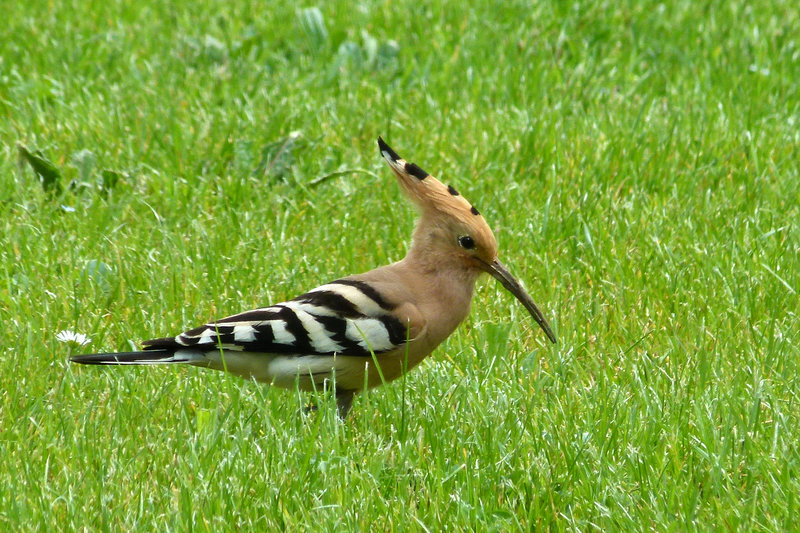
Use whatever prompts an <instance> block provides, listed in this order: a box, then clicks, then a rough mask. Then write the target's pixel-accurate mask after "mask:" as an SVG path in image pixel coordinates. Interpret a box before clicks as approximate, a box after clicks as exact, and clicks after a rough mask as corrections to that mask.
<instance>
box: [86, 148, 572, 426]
mask: <svg viewBox="0 0 800 533" xmlns="http://www.w3.org/2000/svg"><path fill="white" fill-rule="evenodd" d="M378 148H379V150H380V154H381V155H382V156H383V158H384V159H385V160H386V162H387V163H388V164H389V168H391V169H392V171H393V172H394V175H395V177H396V178H397V181H398V182H399V183H400V187H401V188H402V189H403V191H404V192H405V194H406V196H407V197H408V198H409V199H410V200H411V201H412V202H413V203H414V204H415V205H416V207H417V209H418V210H419V213H420V217H419V220H418V222H417V225H416V228H415V229H414V234H413V238H412V243H411V248H410V249H409V250H408V253H407V255H406V256H405V258H404V259H402V260H401V261H398V262H396V263H392V264H390V265H386V266H382V267H379V268H376V269H374V270H370V271H369V272H365V273H363V274H358V275H355V276H348V277H345V278H342V279H339V280H336V281H333V282H331V283H328V284H325V285H322V286H320V287H317V288H316V289H312V290H311V291H309V292H306V293H305V294H302V295H300V296H298V297H297V298H295V299H293V300H290V301H288V302H283V303H279V304H275V305H271V306H269V307H262V308H259V309H254V310H252V311H245V312H244V313H240V314H238V315H233V316H229V317H226V318H222V319H220V320H217V321H214V322H209V323H208V324H204V325H202V326H200V327H198V328H195V329H191V330H189V331H186V332H184V333H181V334H180V335H178V336H176V337H166V338H160V339H152V340H148V341H145V342H144V343H143V350H142V351H138V352H120V353H99V354H89V355H78V356H74V357H72V358H71V360H72V361H73V362H75V363H83V364H90V365H157V364H171V363H186V364H190V365H194V366H200V367H207V368H212V369H215V370H224V371H227V372H230V373H232V374H235V375H238V376H241V377H243V378H246V379H255V380H256V381H259V382H263V383H267V384H271V385H277V386H279V387H284V388H292V387H295V386H296V387H298V388H299V389H301V390H305V391H313V390H321V389H322V388H323V387H324V386H325V384H326V382H328V383H331V382H333V384H334V388H335V391H336V401H337V407H338V409H337V410H338V413H339V416H340V417H341V418H343V419H344V418H345V417H346V416H347V413H348V412H349V410H350V406H351V404H352V401H353V396H354V395H355V394H356V393H357V392H360V391H363V390H364V389H369V388H372V387H375V386H378V385H381V384H382V383H387V382H390V381H392V380H394V379H397V378H398V377H400V376H401V375H402V374H403V373H405V372H407V371H408V370H411V369H412V368H414V367H415V366H417V365H418V364H419V363H420V361H422V360H423V359H424V358H425V357H427V356H428V355H429V354H430V353H431V352H432V351H433V350H434V349H435V348H436V347H437V346H438V345H439V344H440V343H441V342H442V341H444V340H445V339H446V338H447V337H448V336H449V335H450V334H451V333H453V331H454V330H455V329H456V327H458V325H459V324H460V323H461V322H462V321H463V320H464V318H466V316H467V314H468V313H469V309H470V302H471V300H472V294H473V291H474V287H475V280H476V279H477V278H478V276H479V275H480V274H481V273H483V272H488V273H489V274H491V275H492V276H494V277H495V278H496V279H497V280H498V281H500V283H501V284H502V285H503V287H505V288H506V289H508V290H509V291H510V292H511V293H512V294H513V295H514V296H516V297H517V299H518V300H519V301H520V302H521V303H522V305H523V306H525V308H526V309H527V310H528V311H529V312H530V314H531V316H532V317H533V319H534V320H535V321H536V323H537V324H539V326H540V327H541V328H542V330H544V332H545V334H546V335H547V337H548V338H549V339H550V341H552V342H553V343H555V342H556V338H555V335H554V334H553V331H552V330H551V329H550V325H549V324H548V323H547V320H545V318H544V316H543V315H542V313H541V311H539V308H538V307H536V304H535V303H534V302H533V300H532V299H531V297H530V296H529V295H528V293H527V292H525V290H524V289H523V288H522V286H521V285H520V283H519V282H518V281H517V280H516V278H514V276H512V275H511V273H510V272H509V271H508V269H507V268H506V267H505V266H504V265H503V264H502V263H501V262H500V261H499V260H498V259H497V241H496V240H495V237H494V234H493V233H492V230H491V229H490V228H489V226H488V225H487V224H486V221H485V220H484V219H483V217H482V216H481V214H480V213H479V212H478V210H477V209H475V207H473V206H472V205H471V204H470V203H469V202H468V201H467V200H466V199H464V197H463V196H461V195H459V194H458V192H457V191H456V190H455V189H454V188H453V187H450V186H445V185H444V184H442V183H441V182H440V181H439V180H437V179H436V178H434V177H433V176H431V175H430V174H428V173H427V172H425V171H424V170H422V169H421V168H420V167H418V166H417V165H416V164H414V163H407V162H406V161H405V160H403V159H401V158H400V156H398V155H397V153H396V152H395V151H394V150H392V149H391V148H390V147H389V146H388V145H387V144H386V143H385V142H384V141H383V139H382V138H380V137H379V138H378Z"/></svg>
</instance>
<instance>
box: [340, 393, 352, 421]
mask: <svg viewBox="0 0 800 533" xmlns="http://www.w3.org/2000/svg"><path fill="white" fill-rule="evenodd" d="M353 396H355V392H353V391H336V411H337V412H338V413H339V418H341V419H342V420H344V419H345V418H347V413H349V412H350V406H352V405H353Z"/></svg>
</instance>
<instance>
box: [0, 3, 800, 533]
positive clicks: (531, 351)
mask: <svg viewBox="0 0 800 533" xmlns="http://www.w3.org/2000/svg"><path fill="white" fill-rule="evenodd" d="M4 12H5V19H6V24H5V25H4V26H5V27H4V28H3V29H2V30H0V32H2V33H0V117H2V120H0V139H2V146H1V147H0V323H2V324H3V327H4V338H5V339H6V340H5V342H3V343H2V347H1V348H0V361H2V363H0V365H2V374H0V424H1V425H0V456H2V457H3V461H2V466H0V527H2V529H8V530H12V529H13V530H18V529H51V528H57V529H63V530H74V529H83V528H85V529H104V530H120V529H122V530H152V529H159V530H166V529H171V530H188V529H198V530H215V531H216V530H233V529H260V530H270V529H277V528H281V529H287V530H320V529H321V530H328V531H330V530H342V531H350V530H373V531H382V530H410V531H425V530H429V531H434V530H442V529H449V530H494V531H513V530H521V531H525V530H531V529H540V528H541V529H544V528H548V529H554V530H573V529H579V530H585V529H594V528H599V529H603V530H616V529H621V530H630V529H633V530H658V531H662V530H686V529H701V530H702V529H731V530H768V531H769V530H795V529H797V522H796V520H795V517H796V516H797V514H798V511H799V510H800V509H799V507H800V505H799V504H798V497H797V494H800V481H798V479H800V451H799V450H798V442H800V429H799V428H800V420H798V414H799V413H800V406H799V405H798V392H800V384H798V379H797V376H798V365H799V364H800V353H798V352H799V350H800V349H799V348H798V334H800V321H799V320H798V314H797V313H798V309H800V305H798V290H800V274H799V273H800V229H798V228H799V226H798V224H797V221H798V219H799V218H800V207H799V206H800V193H799V192H798V191H800V177H799V176H798V166H799V165H798V161H800V153H798V152H799V151H798V147H799V146H800V94H799V93H798V87H799V84H800V43H799V42H798V40H797V32H796V29H797V27H798V26H799V25H800V11H799V10H798V8H797V7H795V6H794V4H793V3H791V2H782V1H777V0H776V1H772V2H770V1H759V2H756V3H752V2H743V1H736V0H735V1H732V2H724V3H723V2H712V3H707V4H702V5H700V4H697V3H696V2H689V1H681V0H676V1H672V2H666V3H652V2H628V1H625V0H623V1H621V2H607V1H600V2H587V1H578V2H570V3H566V2H565V3H545V2H538V3H530V2H516V3H513V2H512V3H504V7H498V6H489V5H487V6H482V5H473V6H470V5H469V3H463V2H433V3H429V4H420V3H418V2H405V1H403V2H393V3H391V4H390V3H385V2H380V3H378V2H375V3H373V2H362V3H352V4H351V3H345V2H336V3H331V4H319V6H318V8H317V9H314V6H313V4H308V5H304V6H302V8H298V7H296V5H295V4H294V3H292V2H286V3H278V2H271V3H269V4H265V5H245V4H242V5H237V4H236V3H230V2H219V1H211V2H206V3H200V4H198V3H194V4H191V3H190V4H186V5H177V6H176V5H172V4H170V3H163V2H162V3H159V2H150V1H142V2H136V3H124V2H108V3H106V4H103V5H93V6H92V7H87V6H83V5H81V4H80V3H75V2H64V3H58V2H56V3H52V2H50V3H45V2H40V1H38V0H32V1H30V2H12V3H10V4H9V5H7V6H5V11H4ZM378 135H383V136H384V138H386V139H387V141H388V142H390V144H392V145H393V146H394V147H395V148H396V149H397V150H398V152H400V154H401V155H405V156H407V157H408V158H409V159H411V160H413V161H416V162H418V163H420V165H421V166H422V167H423V168H425V169H426V170H429V171H431V172H432V173H434V174H435V175H437V176H439V177H441V178H442V179H443V180H444V181H445V182H449V183H452V184H453V185H454V186H455V187H456V188H457V189H458V190H459V191H461V192H462V194H464V195H465V196H466V197H467V198H468V199H470V200H471V201H473V202H474V203H475V204H476V205H477V206H478V208H479V209H480V210H481V211H482V212H483V213H484V215H485V216H486V218H487V220H488V221H489V223H490V224H491V225H492V226H493V227H494V228H495V230H496V234H497V236H498V239H499V241H500V245H501V257H502V259H503V261H504V262H505V263H506V264H508V265H509V267H510V268H511V269H512V271H514V272H515V273H516V275H517V276H519V277H520V278H521V279H522V280H524V283H525V284H526V285H527V287H528V289H529V290H530V291H531V293H532V294H533V295H534V297H535V299H536V300H537V302H538V303H539V304H540V306H541V307H542V309H543V310H544V311H545V314H546V315H547V316H548V317H550V319H551V322H552V324H553V325H554V327H555V329H556V332H557V334H558V336H559V344H558V345H557V346H555V347H551V346H549V345H548V344H547V343H546V341H545V339H544V336H543V335H542V334H541V332H540V331H539V330H538V328H537V327H536V326H535V324H534V323H533V322H532V321H531V320H530V318H529V317H528V316H527V315H526V313H525V311H524V310H523V309H522V308H521V306H519V305H518V304H517V302H515V301H514V300H513V298H511V297H510V296H509V295H507V294H506V293H504V291H503V290H502V288H501V287H500V286H499V284H497V283H495V282H494V281H492V280H486V281H484V282H483V283H481V284H480V288H479V289H478V292H477V294H476V297H475V301H474V306H473V311H472V314H471V315H470V318H469V319H468V320H467V321H466V323H465V324H464V325H463V326H462V327H461V328H460V329H459V330H458V331H457V332H456V333H455V334H454V335H453V336H452V337H451V338H449V339H448V340H447V341H446V342H445V344H444V345H443V346H442V347H440V348H439V349H438V350H437V351H436V352H435V355H434V356H433V357H432V358H431V359H430V360H429V361H428V362H427V363H425V364H423V365H422V366H421V367H420V368H419V369H417V370H415V371H413V372H412V373H411V374H409V375H408V376H407V378H406V379H405V380H403V381H399V382H397V383H394V384H392V385H390V386H388V387H384V388H381V389H378V390H375V391H372V392H370V393H369V394H367V395H364V396H361V397H359V398H358V399H357V400H356V402H355V405H354V409H353V413H352V415H351V418H350V419H349V420H348V421H347V423H345V424H340V423H339V422H338V421H337V420H336V416H335V412H334V411H335V410H334V408H333V405H332V402H331V400H330V399H326V398H325V397H324V396H323V397H322V398H321V399H320V400H321V401H322V402H323V403H324V405H323V408H322V409H321V410H320V411H319V412H318V413H315V414H313V415H310V416H304V415H301V414H298V411H299V410H300V408H301V407H302V406H303V405H305V403H306V402H308V401H309V399H308V398H307V397H306V396H304V395H302V394H299V393H292V392H287V391H282V390H278V389H269V388H267V387H264V386H261V385H258V384H255V383H249V382H246V381H242V380H238V379H237V378H234V377H230V376H227V375H224V374H221V373H214V372H204V371H202V370H199V369H193V368H155V369H154V368H144V369H142V368H122V369H113V370H104V369H98V368H81V367H76V366H72V365H70V364H69V363H68V362H67V361H68V357H69V355H70V354H71V353H76V352H79V351H87V350H89V351H93V350H97V351H100V350H115V349H120V350H121V349H127V348H130V347H132V346H134V345H135V343H136V342H137V341H139V340H141V339H146V338H151V337H154V336H160V335H163V334H169V333H176V332H179V331H181V330H183V329H185V328H188V327H193V326H195V325H197V324H199V323H202V322H203V321H205V320H208V319H212V318H215V317H218V316H222V315H225V314H230V313H234V312H238V311H241V310H245V309H247V308H250V307H253V306H256V305H262V304H265V303H271V302H276V301H280V300H282V299H285V298H291V297H293V296H295V295H296V294H297V293H299V292H301V291H303V290H306V289H308V288H311V287H313V286H316V285H317V284H320V283H323V282H325V281H328V280H331V279H335V278H336V277H339V276H342V275H346V274H349V273H353V272H358V271H363V270H367V269H369V268H372V267H374V266H377V265H380V264H383V263H386V262H388V261H393V260H397V259H400V258H401V257H402V256H403V254H404V253H405V249H406V246H407V243H408V240H409V235H410V232H411V229H412V227H413V212H412V210H411V208H410V207H409V206H408V205H407V204H406V203H405V202H404V201H403V200H402V197H401V193H400V191H399V190H398V187H397V186H396V185H395V184H394V183H393V179H392V177H391V175H390V173H389V172H388V170H387V169H385V168H383V167H382V163H381V161H380V160H379V158H378V155H377V149H376V145H375V140H376V138H377V136H378ZM17 144H20V145H22V146H23V147H25V148H26V149H27V150H29V152H30V153H31V154H36V153H37V152H36V151H37V150H38V151H40V152H39V153H40V155H41V156H42V157H44V158H46V159H47V160H49V161H50V162H52V164H53V166H54V167H55V170H56V173H55V174H54V175H50V176H51V178H49V179H48V180H47V187H42V185H43V183H42V182H41V180H40V179H39V178H38V177H37V175H35V174H34V173H33V171H32V170H31V165H29V164H28V162H27V161H26V160H25V159H24V158H21V156H20V155H19V154H20V152H19V149H18V148H17ZM53 176H55V177H53ZM63 330H71V331H75V332H79V333H82V334H85V335H88V336H89V338H90V339H91V343H90V344H89V345H88V346H86V347H84V348H81V347H77V346H75V345H74V344H69V343H64V342H60V341H58V340H57V335H58V333H59V332H61V331H63Z"/></svg>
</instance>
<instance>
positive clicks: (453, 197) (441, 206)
mask: <svg viewBox="0 0 800 533" xmlns="http://www.w3.org/2000/svg"><path fill="white" fill-rule="evenodd" d="M378 148H379V149H380V152H381V156H383V158H384V159H385V160H386V162H387V163H388V164H389V168H391V169H392V171H393V172H394V175H395V176H396V177H397V181H398V182H399V183H400V187H401V188H402V189H403V192H405V194H406V196H407V197H408V198H409V199H410V200H411V201H412V202H413V203H414V205H416V206H417V208H418V209H419V210H420V211H421V214H422V224H424V223H425V222H427V221H426V218H427V219H440V220H449V221H452V222H456V223H458V224H459V225H460V226H463V227H464V228H465V231H466V232H467V233H469V234H470V235H471V236H472V237H473V238H474V239H475V240H476V242H478V243H479V244H481V245H483V247H484V248H485V249H486V250H487V251H488V252H489V254H490V255H492V254H496V253H497V241H496V240H495V237H494V234H493V233H492V230H491V228H490V227H489V225H488V224H487V223H486V221H485V220H484V218H483V216H482V215H481V214H480V211H478V209H476V208H475V206H473V205H472V204H471V203H469V201H468V200H467V199H466V198H464V197H463V196H461V195H460V194H459V193H458V191H457V190H456V189H455V188H454V187H452V186H450V185H445V184H444V183H442V182H441V181H439V180H437V179H436V178H434V177H433V176H432V175H430V174H428V173H427V172H426V171H424V170H422V169H421V168H420V167H419V166H418V165H417V164H415V163H409V162H408V161H406V160H405V159H403V158H402V157H400V156H399V155H397V152H395V151H394V150H392V148H391V147H390V146H389V145H388V144H386V142H385V141H384V140H383V139H382V138H381V137H378Z"/></svg>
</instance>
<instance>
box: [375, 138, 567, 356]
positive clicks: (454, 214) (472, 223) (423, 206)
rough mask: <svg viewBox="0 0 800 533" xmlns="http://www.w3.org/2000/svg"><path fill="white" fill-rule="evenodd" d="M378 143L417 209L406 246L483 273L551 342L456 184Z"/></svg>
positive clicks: (548, 330)
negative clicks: (410, 241) (515, 301)
mask: <svg viewBox="0 0 800 533" xmlns="http://www.w3.org/2000/svg"><path fill="white" fill-rule="evenodd" d="M378 148H379V149H380V152H381V155H382V156H383V158H384V159H385V160H386V162H387V163H388V164H389V168H391V169H392V171H393V172H394V174H395V176H396V177H397V181H398V182H399V183H400V187H401V188H402V189H403V192H405V194H406V196H407V197H408V198H409V199H410V200H411V201H412V202H413V203H414V205H415V206H416V207H417V209H418V210H419V212H420V221H419V223H418V224H417V228H416V230H415V231H414V243H413V245H412V248H416V249H417V253H421V254H426V253H431V254H434V253H437V254H441V253H442V251H444V252H445V255H446V256H447V257H449V258H453V260H455V261H457V262H458V263H459V264H461V265H462V266H464V267H465V268H467V269H474V270H479V271H483V272H488V273H489V274H491V275H492V276H493V277H494V278H496V279H497V280H498V281H500V283H502V285H503V287H505V288H506V289H507V290H508V291H509V292H511V294H513V295H514V296H515V297H516V298H517V299H518V300H519V301H520V302H522V305H524V306H525V308H526V309H527V310H528V312H530V314H531V316H532V317H533V319H534V320H535V321H536V323H537V324H539V326H540V327H541V328H542V330H543V331H544V332H545V334H546V335H547V337H548V338H549V339H550V340H551V341H552V342H556V338H555V335H554V334H553V331H552V329H551V328H550V325H549V324H548V323H547V320H545V318H544V316H543V315H542V313H541V311H539V308H538V307H537V306H536V304H535V303H534V302H533V299H532V298H531V297H530V296H529V295H528V293H527V292H525V289H523V288H522V285H520V283H519V281H517V279H516V278H515V277H514V276H513V275H512V274H511V272H509V270H508V269H507V268H506V267H505V265H503V264H502V263H501V262H500V261H499V260H498V259H497V240H496V239H495V237H494V233H492V229H491V228H490V227H489V225H488V224H487V223H486V220H484V218H483V216H482V215H481V214H480V212H479V211H478V210H477V209H476V208H475V207H474V206H473V205H472V204H471V203H469V202H468V201H467V200H466V199H465V198H464V197H463V196H461V195H460V194H459V193H458V191H456V189H454V188H453V187H451V186H448V185H444V184H443V183H442V182H440V181H439V180H437V179H436V178H434V177H433V176H431V175H430V174H428V173H427V172H425V171H424V170H422V169H421V168H420V167H419V166H417V165H416V164H414V163H409V162H407V161H405V160H404V159H402V158H401V157H400V156H399V155H397V152H395V151H394V150H392V149H391V148H390V147H389V145H387V144H386V143H385V142H384V140H383V139H382V138H380V137H378Z"/></svg>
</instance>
